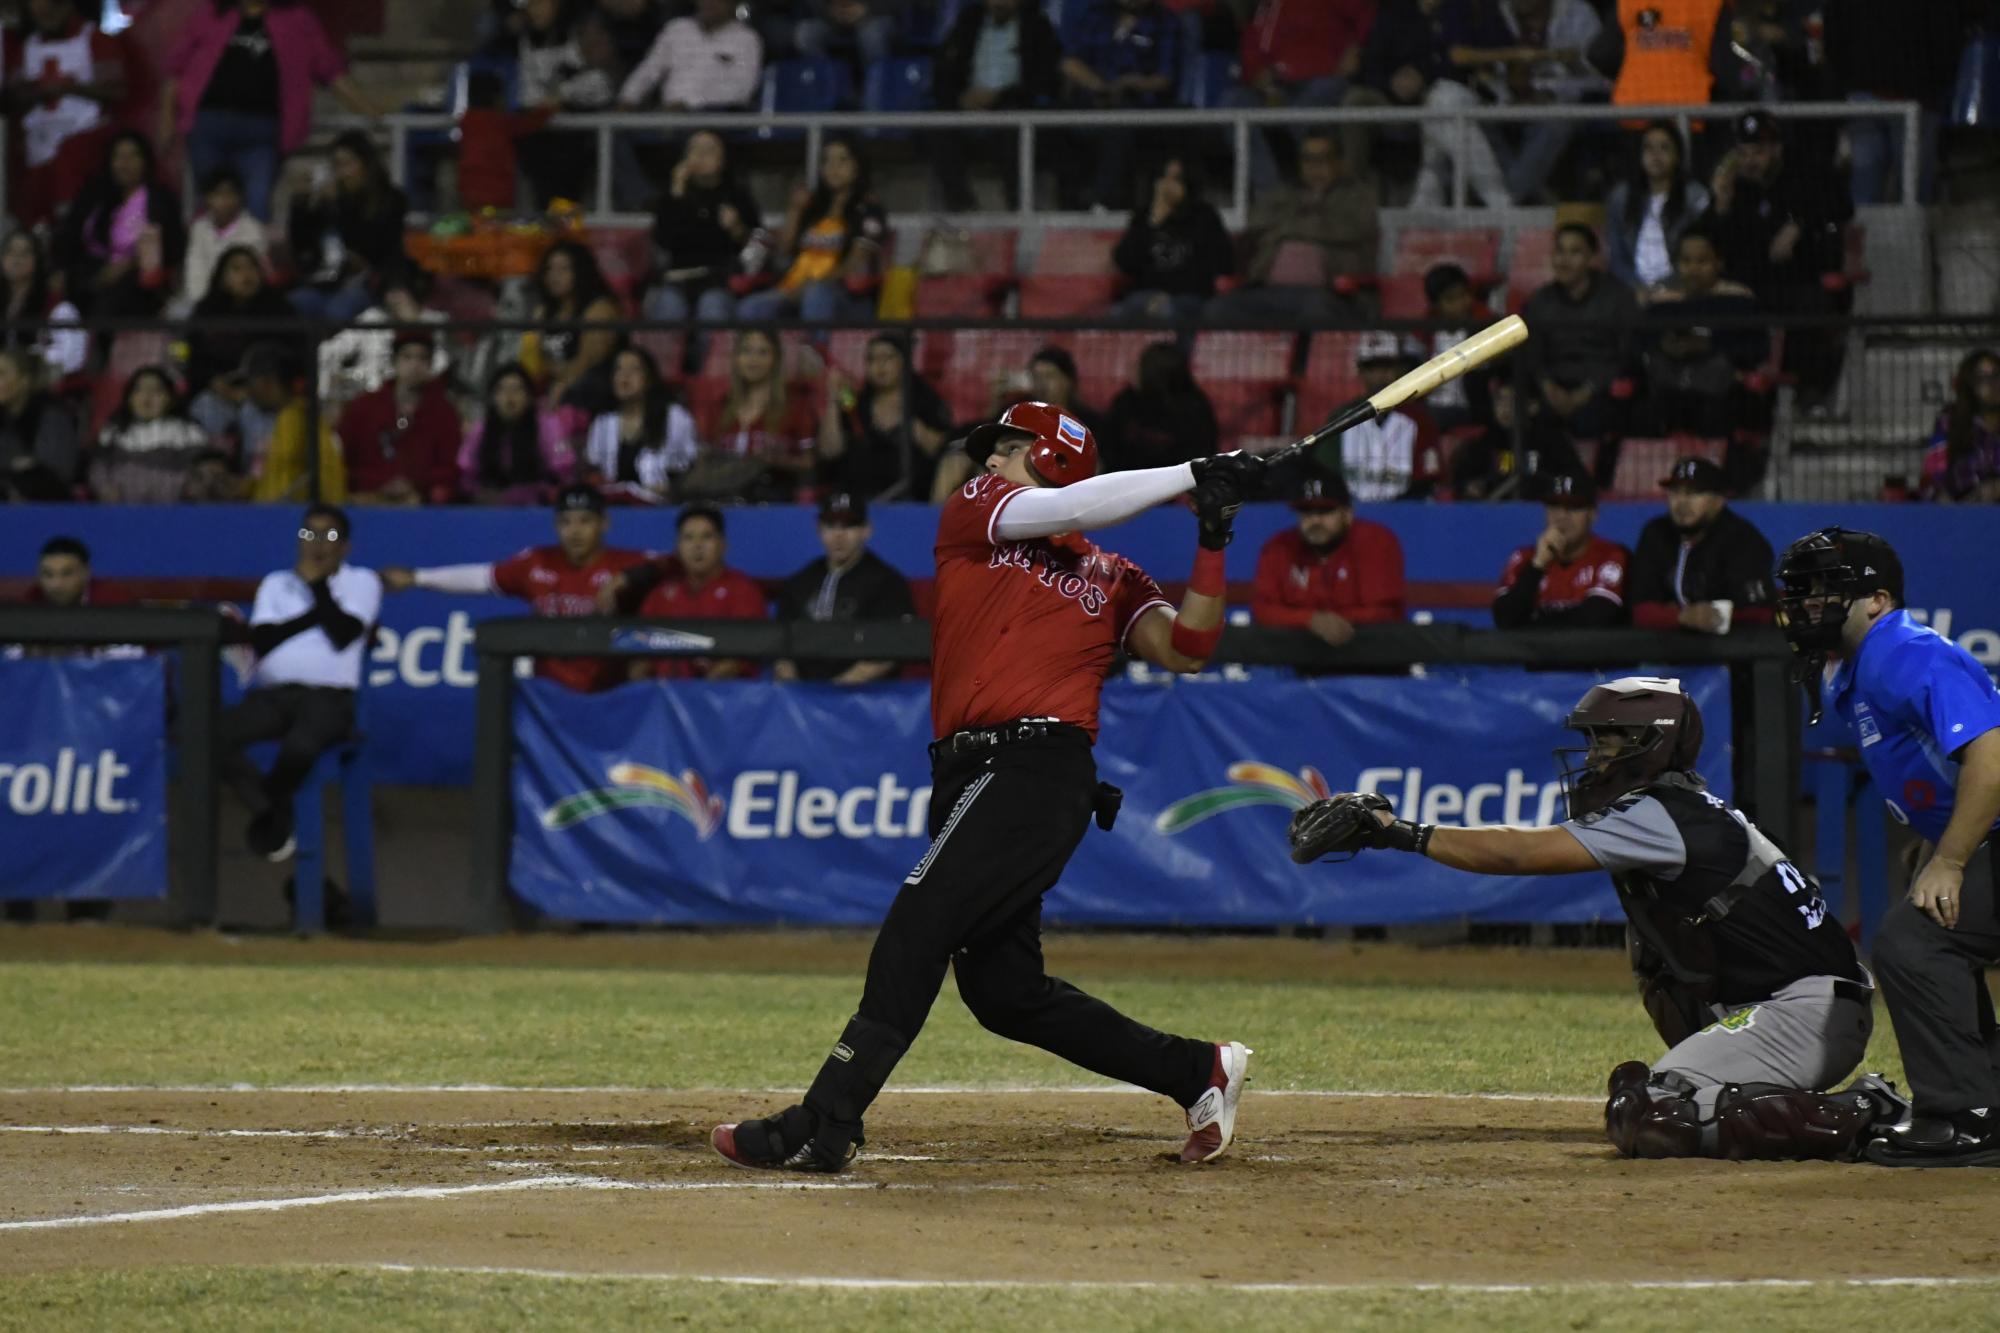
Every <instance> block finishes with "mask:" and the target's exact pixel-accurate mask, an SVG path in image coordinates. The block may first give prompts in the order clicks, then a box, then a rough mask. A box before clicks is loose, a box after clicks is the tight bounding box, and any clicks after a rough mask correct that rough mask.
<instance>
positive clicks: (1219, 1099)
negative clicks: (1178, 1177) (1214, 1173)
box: [1181, 1041, 1254, 1166]
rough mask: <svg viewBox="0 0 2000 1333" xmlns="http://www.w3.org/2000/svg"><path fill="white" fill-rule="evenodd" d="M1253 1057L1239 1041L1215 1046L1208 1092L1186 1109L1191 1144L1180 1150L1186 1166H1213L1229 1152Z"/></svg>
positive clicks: (1248, 1049)
mask: <svg viewBox="0 0 2000 1333" xmlns="http://www.w3.org/2000/svg"><path fill="white" fill-rule="evenodd" d="M1253 1054H1254V1052H1253V1051H1251V1049H1250V1048H1249V1047H1248V1046H1245V1045H1244V1044H1243V1043H1242V1042H1240V1041H1229V1042H1222V1043H1219V1044H1218V1045H1217V1046H1216V1048H1215V1072H1214V1073H1213V1074H1212V1075H1211V1076H1210V1077H1209V1081H1208V1089H1207V1091H1205V1092H1203V1093H1202V1094H1201V1096H1200V1098H1199V1099H1197V1100H1196V1102H1195V1104H1194V1105H1193V1106H1190V1107H1188V1109H1187V1122H1188V1140H1187V1143H1186V1144H1184V1145H1183V1146H1182V1147H1181V1162H1182V1163H1183V1164H1184V1165H1189V1166H1192V1165H1194V1164H1195V1163H1197V1162H1212V1161H1214V1160H1215V1159H1216V1158H1218V1157H1220V1156H1222V1154H1224V1153H1225V1152H1228V1151H1229V1145H1230V1143H1231V1141H1232V1140H1234V1139H1235V1137H1236V1105H1237V1103H1238V1102H1240V1101H1242V1100H1243V1079H1244V1075H1245V1074H1246V1073H1247V1072H1248V1070H1249V1068H1250V1057H1251V1055H1253Z"/></svg>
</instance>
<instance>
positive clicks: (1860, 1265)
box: [0, 1090, 2000, 1284]
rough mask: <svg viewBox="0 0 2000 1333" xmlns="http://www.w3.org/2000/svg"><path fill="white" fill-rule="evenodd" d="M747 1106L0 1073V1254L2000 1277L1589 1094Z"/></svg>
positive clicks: (1459, 1275) (1892, 1210)
mask: <svg viewBox="0 0 2000 1333" xmlns="http://www.w3.org/2000/svg"><path fill="white" fill-rule="evenodd" d="M771 1100H772V1099H770V1098H761V1097H755V1098H745V1097H743V1096H741V1095H738V1094H714V1093H703V1094H671V1095H669V1094H650V1093H633V1092H530V1091H473V1090H465V1091H437V1092H381V1091H279V1092H273V1091H254V1092H253V1091H242V1092H161V1091H144V1092H129V1091H99V1092H92V1091H62V1092H12V1093H4V1094H0V1125H5V1126H8V1128H7V1129H5V1130H4V1131H0V1179H5V1180H6V1181H8V1183H9V1186H10V1188H9V1189H8V1190H7V1191H6V1193H5V1195H4V1197H0V1275H12V1274H21V1273H31V1272H48V1271H55V1270H62V1269H77V1268H85V1269H88V1268H128V1267H143V1266H148V1265H159V1264H194V1263H207V1264H215V1263H221V1264H258V1263H279V1264H283V1263H301V1262H312V1263H342V1264H407V1265H416V1266H423V1267H429V1266H490V1267H508V1268H513V1267H519V1268H529V1269H544V1270H562V1271H571V1272H643V1273H681V1274H689V1275H698V1274H732V1275H735V1274H741V1275H765V1276H771V1277H779V1278H783V1277H795V1276H816V1275H830V1274H837V1275H842V1276H845V1277H893V1278H903V1279H1023V1280H1033V1281H1042V1282H1047V1281H1063V1280H1077V1281H1091V1282H1117V1281H1160V1282H1178V1281H1201V1280H1226V1281H1230V1282H1271V1283H1302V1284H1339V1283H1353V1282H1388V1283H1418V1282H1454V1283H1456V1282H1466V1283H1488V1282H1491V1283H1536V1282H1545V1281H1546V1282H1555V1281H1562V1282H1577V1281H1587V1280H1606V1281H1632V1280H1685V1279H1691V1278H1693V1279H1735V1278H1812V1277H1837V1278H1851V1277H1868V1276H1885V1277H1913V1276H1937V1277H1950V1276H1962V1275H1977V1274H1990V1273H1992V1272H1993V1271H1994V1270H1995V1267H1996V1265H2000V1252H1996V1242H1995V1241H1994V1239H1993V1238H1994V1236H1995V1235H1996V1234H2000V1195H1996V1194H1995V1192H1994V1191H1993V1189H1992V1188H1991V1185H1992V1176H1991V1175H1990V1174H1989V1173H1986V1172H1979V1171H1946V1172H1891V1171H1883V1170H1879V1169H1874V1168H1867V1167H1845V1166H1835V1165H1822V1164H1804V1165H1776V1164H1771V1165H1767V1164H1754V1165H1729V1164H1723V1163H1711V1162H1672V1163H1635V1162H1621V1161H1618V1160H1615V1159H1614V1158H1613V1157H1612V1156H1611V1155H1610V1153H1609V1151H1608V1150H1607V1149H1606V1148H1604V1147H1603V1146H1602V1144H1601V1141H1600V1140H1599V1138H1598V1135H1597V1129H1596V1119H1597V1115H1598V1110H1597V1108H1596V1107H1595V1106H1594V1105H1591V1104H1589V1103H1587V1102H1580V1101H1524V1100H1504V1099H1473V1098H1427V1099H1412V1098H1369V1097H1351V1096H1299V1095H1285V1094H1257V1093H1255V1092H1254V1090H1253V1092H1252V1093H1251V1094H1250V1095H1249V1096H1248V1097H1247V1098H1246V1101H1245V1107H1244V1119H1243V1122H1242V1127H1241V1137H1240V1138H1239V1140H1238V1143H1237V1146H1236V1149H1235V1150H1234V1151H1233V1153H1232V1154H1231V1156H1230V1157H1229V1158H1227V1159H1225V1160H1224V1161H1223V1162H1221V1163H1218V1164H1216V1165H1214V1166H1211V1167H1206V1168H1196V1169H1187V1168H1181V1167H1178V1166H1175V1165H1172V1164H1170V1163H1169V1162H1168V1161H1166V1160H1165V1157H1166V1155H1167V1154H1169V1153H1171V1152H1172V1151H1173V1149H1174V1148H1176V1147H1177V1146H1178V1141H1179V1135H1178V1133H1177V1132H1176V1131H1177V1125H1176V1119H1175V1113H1174V1112H1173V1110H1172V1108H1170V1107H1167V1106H1165V1105H1163V1104H1162V1103H1160V1102H1159V1101H1158V1100H1157V1099H1154V1098H1151V1097H1147V1096H1143V1095H1136V1094H1133V1095H1126V1094H1118V1093H1080V1092H1061V1093H1058V1092H1033V1093H1001V1092H980V1093H964V1092H942V1091H941V1092H928V1093H927V1092H900V1093H891V1094H889V1095H887V1096H885V1098H884V1099H883V1102H882V1103H881V1105H880V1106H879V1107H878V1109H877V1110H876V1111H875V1112H873V1113H871V1115H870V1118H869V1131H870V1135H871V1143H870V1150H871V1154H870V1155H869V1156H867V1157H866V1158H864V1160H863V1162H862V1163H861V1164H860V1166H859V1168H858V1169H857V1170H855V1171H854V1172H852V1173H850V1174H849V1175H846V1176H842V1177H838V1178H832V1179H824V1178H812V1177H794V1176H778V1175H766V1174H762V1173H750V1172H742V1171H737V1170H734V1169H731V1168H729V1167H727V1166H725V1165H723V1164H722V1163H720V1162H719V1161H717V1160H716V1159H715V1158H714V1157H713V1156H711V1155H710V1154H709V1152H708V1149H707V1147H706V1135H707V1130H708V1126H709V1125H710V1124H711V1123H712V1122H713V1121H714V1120H716V1119H717V1118H718V1117H721V1116H724V1115H726V1114H729V1113H732V1112H737V1111H741V1110H744V1109H746V1105H747V1106H748V1107H750V1108H755V1107H757V1106H760V1105H765V1104H769V1103H770V1101H771ZM61 1130H68V1131H73V1132H59V1131H61ZM327 1196H344V1197H341V1198H338V1199H335V1200H332V1201H329V1200H328V1198H327ZM1676 1200H1678V1201H1676ZM120 1215H125V1216H126V1218H127V1220H125V1221H123V1222H119V1221H116V1220H114V1219H116V1218H118V1217H119V1216H120ZM1800 1237H1810V1243H1806V1244H1798V1243H1794V1241H1795V1240H1796V1239H1798V1238H1800Z"/></svg>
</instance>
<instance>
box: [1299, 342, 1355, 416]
mask: <svg viewBox="0 0 2000 1333" xmlns="http://www.w3.org/2000/svg"><path fill="white" fill-rule="evenodd" d="M1360 340H1361V335H1360V334H1359V333H1316V334H1314V335H1313V340H1312V345H1311V347H1309V348H1308V349H1307V351H1306V369H1305V374H1303V375H1302V376H1300V377H1299V398H1298V405H1299V410H1298V420H1297V423H1296V424H1297V426H1298V428H1299V430H1300V431H1301V433H1303V432H1305V431H1309V430H1312V429H1314V428H1316V427H1317V426H1318V425H1319V424H1320V423H1321V422H1322V421H1325V420H1326V419H1327V418H1328V417H1329V416H1331V415H1333V412H1334V410H1335V409H1336V408H1338V407H1340V406H1341V405H1342V404H1343V403H1347V402H1350V401H1352V400H1353V399H1355V398H1358V397H1360V396H1361V392H1362V389H1361V373H1360V372H1359V371H1357V370H1356V369H1355V368H1354V351H1355V347H1356V345H1357V344H1358V343H1359V342H1360Z"/></svg>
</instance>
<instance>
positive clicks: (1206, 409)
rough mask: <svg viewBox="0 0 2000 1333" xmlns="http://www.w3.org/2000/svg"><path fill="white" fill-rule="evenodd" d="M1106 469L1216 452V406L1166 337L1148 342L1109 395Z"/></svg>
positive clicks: (1160, 464) (1166, 463)
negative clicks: (1129, 379) (1129, 376)
mask: <svg viewBox="0 0 2000 1333" xmlns="http://www.w3.org/2000/svg"><path fill="white" fill-rule="evenodd" d="M1110 417H1111V426H1110V438H1109V439H1108V440H1106V441H1104V443H1105V445H1106V446H1107V448H1106V457H1105V460H1104V470H1105V471H1107V472H1129V471H1131V470H1132V469H1134V468H1142V467H1171V466H1173V465H1174V464H1175V463H1185V462H1187V461H1188V460H1189V459H1192V458H1203V457H1206V456H1207V455H1209V454H1212V453H1214V452H1215V450H1216V447H1217V445H1218V443H1219V441H1220V439H1221V436H1222V429H1221V427H1220V426H1218V425H1217V424H1216V420H1215V405H1214V404H1213V403H1211V402H1209V400H1208V395H1207V394H1205V393H1203V392H1202V391H1201V386H1200V385H1198V384H1196V383H1195V382H1194V375H1193V373H1192V372H1190V371H1189V369H1188V359H1187V354H1186V353H1184V352H1182V351H1181V349H1180V348H1179V347H1178V346H1177V345H1176V344H1174V343H1171V342H1156V343H1150V344H1148V345H1147V347H1146V350H1145V351H1143V352H1141V353H1139V366H1138V373H1137V374H1136V375H1135V377H1134V381H1133V383H1131V384H1128V385H1126V386H1125V387H1124V388H1123V389H1120V390H1119V391H1118V396H1117V397H1116V398H1113V399H1112V400H1111V412H1110Z"/></svg>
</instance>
